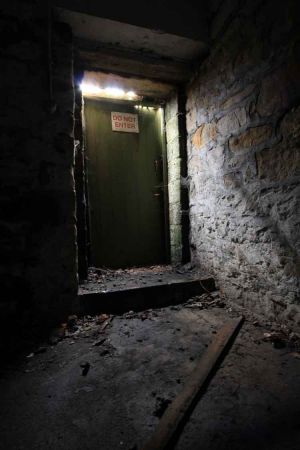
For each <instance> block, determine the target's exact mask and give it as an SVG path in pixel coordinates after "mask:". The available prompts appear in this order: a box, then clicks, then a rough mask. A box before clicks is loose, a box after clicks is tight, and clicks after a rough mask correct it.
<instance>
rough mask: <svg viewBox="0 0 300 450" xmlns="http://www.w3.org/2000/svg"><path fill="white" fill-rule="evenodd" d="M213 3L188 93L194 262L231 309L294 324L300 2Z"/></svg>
mask: <svg viewBox="0 0 300 450" xmlns="http://www.w3.org/2000/svg"><path fill="white" fill-rule="evenodd" d="M214 3H216V4H217V6H216V8H215V11H214V17H213V21H212V27H211V31H212V39H213V42H212V48H211V52H210V55H209V57H208V58H207V59H206V60H205V61H204V63H202V64H201V66H200V68H199V70H198V73H197V75H196V76H195V78H194V80H193V81H192V82H191V83H190V85H189V86H188V89H187V98H188V99H187V130H188V175H189V191H190V221H191V231H190V240H191V249H192V259H193V261H194V262H196V263H197V264H198V265H199V266H201V267H202V268H203V269H204V270H208V271H210V272H212V273H213V274H214V275H215V277H216V279H217V280H218V282H219V285H220V287H221V289H223V290H224V292H225V293H226V294H227V295H228V296H229V298H231V299H232V300H234V301H236V302H238V303H239V304H241V305H243V306H246V307H247V308H249V309H251V310H253V311H256V312H258V313H264V314H266V315H267V316H268V317H270V318H272V319H280V318H282V319H286V318H288V319H291V320H294V321H295V322H296V323H298V325H300V296H299V269H300V265H299V250H300V233H299V228H300V221H299V174H300V167H299V166H300V125H299V124H300V70H299V68H300V65H299V57H300V36H299V18H300V10H299V9H300V8H299V2H297V1H293V0H287V1H286V2H277V1H275V2H274V1H271V0H267V1H264V0H247V1H244V2H239V1H227V0H224V1H218V2H214Z"/></svg>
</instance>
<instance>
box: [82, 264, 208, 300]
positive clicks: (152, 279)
mask: <svg viewBox="0 0 300 450" xmlns="http://www.w3.org/2000/svg"><path fill="white" fill-rule="evenodd" d="M204 276H207V275H206V274H204V273H202V272H201V273H200V272H199V271H197V269H195V268H193V267H192V266H191V265H190V264H187V265H186V266H182V267H180V268H178V269H174V268H173V267H172V266H168V265H162V266H151V267H133V268H131V269H119V270H110V269H104V268H103V269H98V268H95V267H91V268H90V269H89V275H88V280H87V281H84V282H83V283H82V284H81V285H80V288H79V294H85V293H88V292H103V291H104V292H107V291H117V290H122V289H131V288H139V287H146V286H153V285H157V284H160V283H161V284H163V283H173V282H178V281H188V280H194V279H199V278H201V277H204Z"/></svg>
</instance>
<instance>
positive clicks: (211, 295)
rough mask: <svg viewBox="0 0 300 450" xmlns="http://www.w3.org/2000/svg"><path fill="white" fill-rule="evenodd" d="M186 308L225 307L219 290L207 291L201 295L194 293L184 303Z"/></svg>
mask: <svg viewBox="0 0 300 450" xmlns="http://www.w3.org/2000/svg"><path fill="white" fill-rule="evenodd" d="M184 306H185V307H186V308H197V309H207V308H214V307H217V308H225V306H226V303H225V301H224V300H223V299H222V297H221V296H220V292H208V293H205V294H201V295H196V296H194V297H192V298H191V299H190V300H188V301H187V302H186V303H184Z"/></svg>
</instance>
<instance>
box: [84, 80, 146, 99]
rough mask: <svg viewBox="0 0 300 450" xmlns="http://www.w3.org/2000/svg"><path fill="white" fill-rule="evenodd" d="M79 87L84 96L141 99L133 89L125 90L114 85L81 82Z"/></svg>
mask: <svg viewBox="0 0 300 450" xmlns="http://www.w3.org/2000/svg"><path fill="white" fill-rule="evenodd" d="M80 89H81V91H82V94H83V96H84V97H98V98H112V99H117V100H132V101H137V100H142V97H140V96H139V95H137V94H136V93H135V92H134V91H125V90H124V89H121V88H119V87H116V86H106V87H100V86H98V85H96V84H93V83H85V82H82V83H81V85H80Z"/></svg>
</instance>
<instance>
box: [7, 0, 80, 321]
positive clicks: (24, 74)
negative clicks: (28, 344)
mask: <svg viewBox="0 0 300 450" xmlns="http://www.w3.org/2000/svg"><path fill="white" fill-rule="evenodd" d="M46 5H47V2H38V1H12V2H5V3H3V2H2V3H1V7H0V12H1V30H2V31H1V51H0V58H1V75H2V76H1V80H2V81H1V105H2V107H1V125H0V127H1V134H0V141H1V166H0V170H1V194H0V203H1V206H0V210H1V218H0V230H1V233H0V248H1V251H0V254H1V266H0V279H1V301H0V307H1V312H3V311H4V312H8V313H11V314H16V315H17V316H18V317H22V323H25V322H26V323H27V324H28V323H29V324H35V323H36V322H37V321H39V320H40V318H41V317H43V318H46V320H47V322H49V324H50V323H51V322H52V323H53V321H56V320H57V319H58V318H59V319H62V317H63V315H64V314H65V313H67V311H70V305H71V301H72V299H73V298H74V296H75V295H76V292H77V267H76V224H75V192H74V177H73V166H74V139H73V127H74V124H73V122H74V119H73V114H74V111H73V110H74V93H73V67H72V65H73V62H72V36H71V33H70V30H69V29H68V28H67V27H66V26H65V25H62V24H59V23H52V24H51V36H50V39H51V41H50V47H51V51H49V34H48V23H49V22H48V19H49V17H48V15H47V12H48V11H47V8H46ZM41 323H42V324H43V325H45V323H46V322H45V321H42V322H41Z"/></svg>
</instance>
